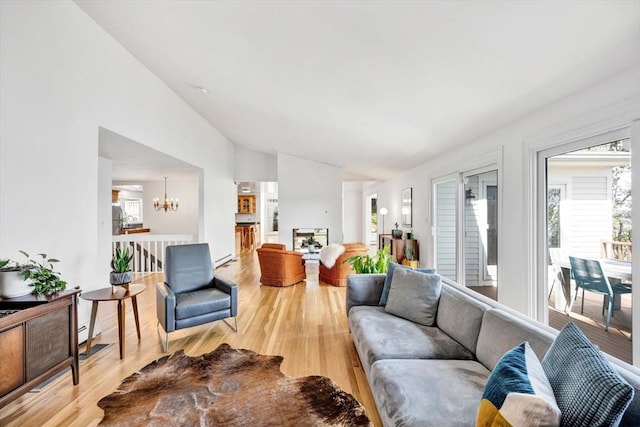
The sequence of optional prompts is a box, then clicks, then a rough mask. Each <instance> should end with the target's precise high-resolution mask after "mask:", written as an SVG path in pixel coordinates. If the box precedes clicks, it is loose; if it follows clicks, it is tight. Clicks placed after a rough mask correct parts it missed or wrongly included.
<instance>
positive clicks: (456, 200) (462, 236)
mask: <svg viewBox="0 0 640 427" xmlns="http://www.w3.org/2000/svg"><path fill="white" fill-rule="evenodd" d="M498 195H499V191H498V170H497V169H496V167H495V166H493V167H485V168H482V169H474V170H471V171H466V172H462V173H458V174H455V175H451V176H448V177H444V178H440V179H436V180H434V181H433V227H434V230H433V235H434V261H435V266H436V268H437V269H438V273H439V274H440V275H442V276H444V277H447V278H449V279H451V280H454V281H456V282H458V283H461V284H463V285H465V286H468V287H471V288H474V290H477V291H479V292H482V293H483V294H484V295H486V296H489V297H491V298H494V299H495V298H496V297H497V285H498V240H499V239H498V224H499V222H498V221H499V217H498V212H499V209H498V206H499V200H498Z"/></svg>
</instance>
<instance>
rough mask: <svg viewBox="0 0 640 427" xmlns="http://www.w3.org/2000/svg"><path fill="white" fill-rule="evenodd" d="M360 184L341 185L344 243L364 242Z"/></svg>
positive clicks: (347, 183) (348, 183) (346, 183)
mask: <svg viewBox="0 0 640 427" xmlns="http://www.w3.org/2000/svg"><path fill="white" fill-rule="evenodd" d="M362 200H363V196H362V183H360V182H345V183H343V185H342V229H343V230H344V241H345V242H346V243H355V242H361V243H365V241H364V237H363V236H364V215H365V214H364V210H363V207H364V206H363V202H362Z"/></svg>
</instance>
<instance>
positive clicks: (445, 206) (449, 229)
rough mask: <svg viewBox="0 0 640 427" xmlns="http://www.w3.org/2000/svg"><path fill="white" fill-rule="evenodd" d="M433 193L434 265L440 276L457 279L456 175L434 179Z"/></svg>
mask: <svg viewBox="0 0 640 427" xmlns="http://www.w3.org/2000/svg"><path fill="white" fill-rule="evenodd" d="M433 194H434V200H433V210H434V221H433V226H434V231H435V232H434V246H435V265H436V268H437V269H438V273H439V274H440V275H441V276H443V277H446V278H449V279H451V280H454V281H457V278H458V256H457V244H456V242H457V238H458V235H457V224H458V215H457V211H458V207H457V206H458V198H457V194H458V179H457V177H452V178H451V177H450V178H445V179H444V180H441V181H435V183H434V186H433Z"/></svg>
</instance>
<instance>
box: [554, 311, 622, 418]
mask: <svg viewBox="0 0 640 427" xmlns="http://www.w3.org/2000/svg"><path fill="white" fill-rule="evenodd" d="M542 367H543V368H544V371H545V373H546V374H547V378H549V383H551V387H552V388H553V394H554V395H555V397H556V401H557V402H558V406H559V407H560V411H562V425H570V426H585V427H587V426H613V425H618V423H619V422H620V419H621V418H622V415H623V414H624V411H625V410H626V409H627V406H629V403H630V402H631V400H632V399H633V387H631V386H630V385H629V383H627V382H626V381H625V380H624V379H623V378H622V377H621V376H620V374H618V372H616V370H615V369H613V368H612V367H611V365H609V362H608V361H607V359H605V357H604V356H603V355H602V353H600V351H599V350H598V349H597V348H596V347H595V346H594V345H593V344H591V342H590V341H589V340H588V339H587V337H586V336H585V335H584V334H583V333H582V331H581V330H580V329H578V327H577V326H576V325H575V324H573V322H569V323H567V324H566V325H565V327H564V328H562V330H561V331H560V334H559V335H558V337H557V338H556V339H555V341H554V342H553V344H552V345H551V347H550V348H549V350H548V351H547V354H546V355H545V356H544V359H542Z"/></svg>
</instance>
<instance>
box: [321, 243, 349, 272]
mask: <svg viewBox="0 0 640 427" xmlns="http://www.w3.org/2000/svg"><path fill="white" fill-rule="evenodd" d="M343 253H344V246H342V245H338V244H336V243H332V244H330V245H327V246H325V247H324V248H322V249H320V262H321V263H322V265H324V266H325V267H327V268H333V266H334V265H335V263H336V260H337V259H338V257H339V256H340V255H342V254H343Z"/></svg>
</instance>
